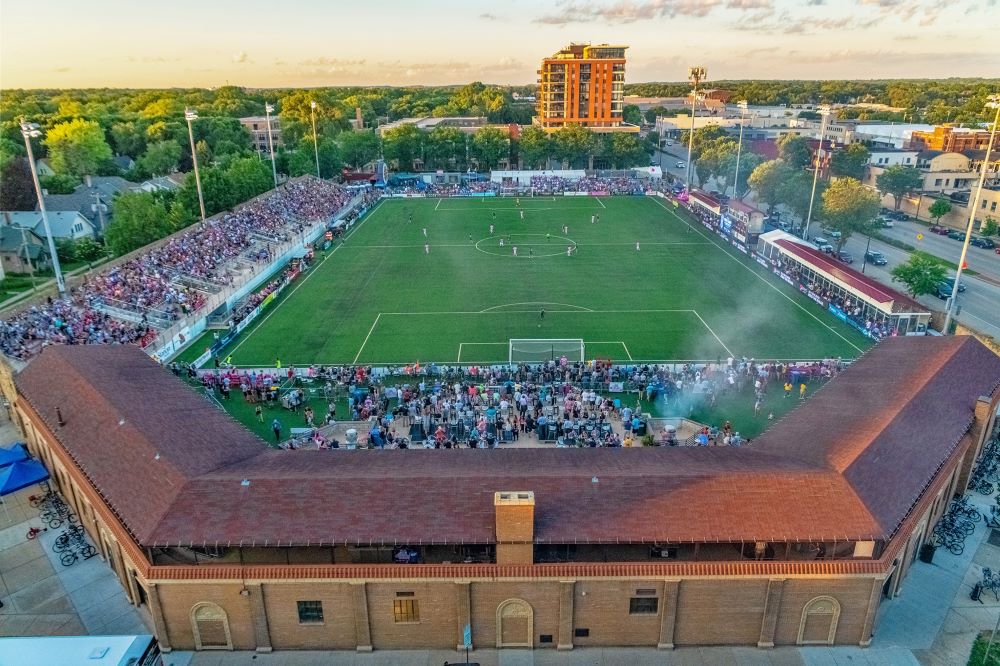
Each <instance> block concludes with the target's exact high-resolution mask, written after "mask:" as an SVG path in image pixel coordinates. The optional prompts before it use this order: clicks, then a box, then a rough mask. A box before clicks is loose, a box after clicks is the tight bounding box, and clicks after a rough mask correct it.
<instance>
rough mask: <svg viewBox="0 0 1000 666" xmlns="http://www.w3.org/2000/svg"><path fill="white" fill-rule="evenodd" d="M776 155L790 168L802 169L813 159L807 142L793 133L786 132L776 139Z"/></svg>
mask: <svg viewBox="0 0 1000 666" xmlns="http://www.w3.org/2000/svg"><path fill="white" fill-rule="evenodd" d="M778 155H779V156H780V157H781V159H782V160H784V161H785V164H787V165H788V166H789V167H790V168H792V169H804V168H806V167H807V166H809V163H810V162H812V159H813V156H812V149H811V148H810V147H809V142H808V141H807V140H806V139H804V138H802V137H801V136H796V135H794V134H786V135H785V136H783V137H781V139H779V140H778Z"/></svg>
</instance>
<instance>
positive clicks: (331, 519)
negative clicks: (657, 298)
mask: <svg viewBox="0 0 1000 666" xmlns="http://www.w3.org/2000/svg"><path fill="white" fill-rule="evenodd" d="M0 387H2V388H3V389H4V393H5V395H6V396H7V397H8V398H9V399H10V400H11V402H12V406H13V413H14V414H15V418H16V420H17V421H19V422H20V425H21V426H22V427H23V429H24V431H25V435H26V439H27V441H28V445H29V448H30V449H31V451H32V452H34V453H35V454H36V455H38V456H39V457H40V458H41V459H42V460H43V461H44V463H45V464H46V466H47V467H48V468H49V470H50V471H51V472H52V475H53V478H54V480H55V481H56V482H57V483H58V486H59V488H60V489H61V490H62V492H63V493H64V494H65V496H66V497H67V500H68V501H69V502H70V503H71V504H72V505H73V507H75V509H76V510H77V511H78V513H79V515H80V516H81V519H82V522H83V524H84V526H85V527H86V528H87V530H88V531H89V532H90V534H91V536H92V537H93V539H94V542H95V544H97V546H98V548H99V550H100V552H101V554H102V556H103V557H105V558H106V559H107V561H108V563H109V565H110V566H111V567H113V569H114V571H115V572H116V573H117V575H118V577H119V579H120V580H121V583H122V585H123V586H124V587H125V589H126V591H127V594H128V596H129V598H130V599H131V600H132V602H133V603H135V604H137V605H143V606H147V607H148V612H149V614H150V615H151V616H152V619H153V622H154V625H155V631H156V634H157V636H158V638H159V640H160V642H161V644H162V645H163V647H164V648H166V649H171V648H174V649H256V650H259V651H270V650H272V649H276V650H277V649H306V648H309V649H349V650H355V649H357V650H371V649H373V648H374V649H390V648H418V647H427V648H449V649H450V648H451V647H454V646H456V645H459V644H461V643H462V635H463V630H464V628H465V626H466V625H470V626H471V631H472V637H473V641H474V643H475V645H476V646H477V647H494V646H496V647H508V646H510V647H513V646H523V647H534V648H559V649H569V648H572V647H574V646H659V647H661V648H670V647H673V646H675V645H676V646H683V645H707V644H713V645H719V644H725V645H758V646H761V647H769V646H773V645H794V644H822V645H825V644H839V645H862V646H863V645H867V644H868V643H869V641H870V640H871V637H872V635H873V633H874V631H876V629H877V627H876V618H877V616H878V609H879V603H880V601H881V600H882V598H884V597H891V596H893V595H895V594H896V593H897V591H898V590H899V589H900V586H901V585H903V584H904V577H905V575H906V572H907V569H908V568H909V566H910V565H911V563H912V562H913V560H914V558H915V557H916V555H917V551H918V548H919V547H920V546H921V544H923V543H925V541H926V540H927V535H928V534H929V533H930V531H931V528H932V527H933V525H934V523H935V521H936V520H937V519H938V517H939V516H940V515H941V513H942V511H943V510H944V509H945V508H946V505H947V504H948V501H949V500H950V498H951V497H952V495H953V494H955V493H956V492H960V491H961V490H962V489H964V487H965V484H966V479H967V478H968V475H969V470H970V468H971V466H972V463H973V460H974V459H975V458H976V456H977V455H979V453H980V451H981V449H982V446H983V443H984V439H985V438H986V436H987V434H988V433H989V432H990V430H991V428H992V427H993V425H994V423H993V421H994V418H995V414H996V411H997V405H998V402H1000V358H998V357H997V356H996V355H994V354H993V353H992V352H990V351H989V350H988V349H987V348H985V347H984V346H983V345H981V344H980V343H979V342H977V341H976V340H975V339H973V338H969V337H943V338H942V337H937V338H933V337H927V338H895V339H889V340H886V341H884V342H882V343H881V344H880V345H879V346H878V347H877V348H875V349H874V350H872V351H871V352H869V353H868V354H867V355H865V356H864V357H863V358H861V359H860V360H859V361H857V362H856V363H855V364H854V365H852V366H851V367H850V369H848V370H847V371H846V372H844V373H842V374H841V375H840V376H839V377H838V378H837V379H834V380H833V381H831V382H830V383H829V384H827V385H826V386H825V387H824V388H823V389H821V390H820V391H818V392H817V394H816V395H815V396H814V397H812V398H811V399H810V400H808V401H807V402H805V403H804V404H803V405H801V406H800V407H798V408H797V409H796V410H794V411H793V412H792V413H791V414H790V415H789V416H788V417H786V418H784V419H783V420H781V421H779V422H777V423H776V424H775V425H774V426H773V427H772V428H771V429H770V430H769V431H768V432H766V433H765V434H764V435H762V436H761V437H759V438H758V439H757V440H755V441H754V443H753V445H752V446H750V447H745V448H739V449H734V448H728V447H727V448H723V447H719V448H715V447H708V448H687V447H680V448H640V449H583V450H574V449H558V450H557V449H551V450H543V449H508V450H494V451H486V450H463V451H445V450H430V451H424V450H405V451H400V450H393V451H345V450H341V451H296V452H289V451H281V450H276V449H270V448H268V447H267V446H266V445H265V444H264V443H263V442H262V441H260V440H258V439H257V438H256V437H254V436H253V435H251V434H250V433H249V432H248V431H246V430H245V429H244V428H242V427H241V426H240V425H238V424H237V423H235V422H234V421H232V420H231V419H230V418H229V417H228V416H227V415H226V414H224V413H223V412H221V411H220V410H218V409H217V408H216V407H214V406H213V405H212V404H210V403H209V402H207V401H206V400H204V399H203V398H202V397H200V396H199V395H197V394H196V393H195V392H194V391H192V390H191V389H190V388H189V387H188V386H186V385H184V384H183V383H182V382H181V381H180V380H178V379H176V378H175V377H174V376H173V375H171V374H170V373H169V372H167V371H165V370H164V369H162V368H160V367H159V366H157V365H156V364H155V363H154V362H153V361H151V360H150V359H149V358H148V357H147V356H146V355H145V354H143V353H142V351H140V350H139V349H138V348H137V347H129V346H87V347H82V346H81V347H59V346H57V347H49V348H48V349H46V350H45V351H44V352H43V353H42V354H41V356H40V357H39V358H37V359H35V360H34V361H32V362H31V363H30V364H29V365H28V367H27V368H26V369H24V370H23V371H21V373H20V374H19V375H17V376H16V377H15V378H11V377H10V376H9V375H7V376H6V377H5V378H2V381H0ZM398 546H406V547H408V549H411V550H413V551H415V552H416V553H418V554H419V558H420V561H421V563H420V564H394V563H393V552H394V549H395V548H396V547H398Z"/></svg>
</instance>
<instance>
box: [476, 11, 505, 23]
mask: <svg viewBox="0 0 1000 666" xmlns="http://www.w3.org/2000/svg"><path fill="white" fill-rule="evenodd" d="M479 18H481V19H483V20H485V21H497V20H499V19H500V17H499V16H497V15H496V14H490V13H489V12H483V13H482V14H480V15H479Z"/></svg>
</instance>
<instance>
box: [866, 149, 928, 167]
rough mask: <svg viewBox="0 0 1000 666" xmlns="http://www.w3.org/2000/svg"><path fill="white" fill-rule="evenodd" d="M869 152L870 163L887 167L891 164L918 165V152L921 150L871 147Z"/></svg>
mask: <svg viewBox="0 0 1000 666" xmlns="http://www.w3.org/2000/svg"><path fill="white" fill-rule="evenodd" d="M869 152H870V153H871V157H869V158H868V164H870V165H872V166H877V167H882V168H883V169H885V168H887V167H891V166H908V167H915V166H917V153H919V152H920V151H919V150H896V149H894V148H871V149H869Z"/></svg>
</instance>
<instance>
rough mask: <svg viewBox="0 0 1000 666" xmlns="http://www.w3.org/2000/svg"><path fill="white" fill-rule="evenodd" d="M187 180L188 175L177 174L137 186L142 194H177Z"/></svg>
mask: <svg viewBox="0 0 1000 666" xmlns="http://www.w3.org/2000/svg"><path fill="white" fill-rule="evenodd" d="M186 178H187V174H186V173H180V172H175V173H172V174H169V175H166V176H160V177H158V178H150V179H149V180H144V181H142V182H141V183H139V184H138V185H137V186H136V189H137V190H141V191H142V192H175V191H177V190H179V189H180V188H181V187H183V185H184V180H185V179H186Z"/></svg>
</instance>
